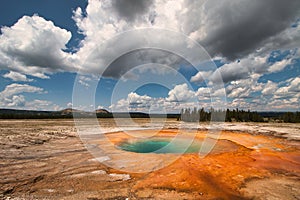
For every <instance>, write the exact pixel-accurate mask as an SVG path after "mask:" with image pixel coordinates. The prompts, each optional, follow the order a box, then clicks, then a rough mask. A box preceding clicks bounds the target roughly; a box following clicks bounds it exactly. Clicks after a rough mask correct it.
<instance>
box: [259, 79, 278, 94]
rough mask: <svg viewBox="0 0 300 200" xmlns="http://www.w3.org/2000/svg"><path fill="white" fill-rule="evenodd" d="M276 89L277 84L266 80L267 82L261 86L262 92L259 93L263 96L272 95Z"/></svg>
mask: <svg viewBox="0 0 300 200" xmlns="http://www.w3.org/2000/svg"><path fill="white" fill-rule="evenodd" d="M277 89H278V86H277V84H276V83H274V82H272V81H270V80H268V82H267V83H266V84H265V85H264V86H263V90H262V91H261V93H262V94H263V95H272V94H274V92H275V91H276V90H277Z"/></svg>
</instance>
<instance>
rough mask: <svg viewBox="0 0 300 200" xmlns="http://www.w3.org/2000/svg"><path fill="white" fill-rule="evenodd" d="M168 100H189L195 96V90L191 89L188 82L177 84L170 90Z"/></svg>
mask: <svg viewBox="0 0 300 200" xmlns="http://www.w3.org/2000/svg"><path fill="white" fill-rule="evenodd" d="M168 95H169V96H168V97H167V98H166V100H167V101H170V102H187V101H189V100H191V99H193V98H194V97H195V92H194V91H192V90H190V89H189V87H188V85H187V84H186V83H183V84H181V85H176V86H175V87H174V88H173V89H172V90H170V91H169V93H168Z"/></svg>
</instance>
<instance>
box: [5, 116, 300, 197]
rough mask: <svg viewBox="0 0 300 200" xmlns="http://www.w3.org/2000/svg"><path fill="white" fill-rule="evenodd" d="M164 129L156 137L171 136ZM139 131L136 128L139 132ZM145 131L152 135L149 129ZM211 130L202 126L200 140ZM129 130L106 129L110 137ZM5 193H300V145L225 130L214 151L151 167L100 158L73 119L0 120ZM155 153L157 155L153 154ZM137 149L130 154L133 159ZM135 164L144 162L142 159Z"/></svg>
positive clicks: (155, 195) (270, 137)
mask: <svg viewBox="0 0 300 200" xmlns="http://www.w3.org/2000/svg"><path fill="white" fill-rule="evenodd" d="M177 131H178V130H174V129H172V130H171V129H169V130H162V131H160V132H158V133H157V135H156V136H172V135H175V134H177ZM140 132H141V131H132V133H133V134H139V133H140ZM142 132H143V133H142V134H147V132H149V134H151V133H150V132H151V131H150V130H147V131H146V130H145V131H142ZM205 134H206V133H205V131H198V132H197V135H196V137H197V138H198V139H201V138H203V137H204V136H205ZM127 137H128V136H127V135H126V134H124V133H121V132H119V133H112V134H108V138H109V139H110V140H111V142H112V143H118V142H119V140H120V138H121V139H124V138H125V139H126V138H127ZM0 139H1V140H0V144H1V146H0V147H1V148H0V151H1V154H0V155H1V156H0V167H1V170H0V199H89V200H97V199H127V198H128V199H299V196H300V181H299V178H300V144H299V141H297V140H289V139H283V138H278V137H273V136H271V135H261V134H254V133H251V134H250V133H240V132H229V131H223V132H222V134H221V136H220V138H219V140H218V142H217V145H216V148H215V151H213V152H212V153H211V154H209V155H208V156H206V157H205V158H202V159H201V158H199V156H198V155H196V154H185V155H183V156H181V157H180V158H179V159H178V160H176V161H175V162H174V163H172V164H171V165H169V166H166V167H164V168H162V169H159V170H157V171H154V172H148V173H130V174H128V173H126V172H122V171H117V170H114V169H112V168H109V167H107V166H105V165H104V164H101V163H100V162H98V161H95V159H94V157H93V156H92V155H91V154H90V153H89V152H88V151H87V150H86V148H85V147H84V145H83V144H82V142H81V140H80V139H79V138H78V136H77V135H76V130H75V127H74V123H73V121H72V120H5V121H4V120H3V121H1V122H0ZM153 156H154V155H153ZM134 157H135V154H134V153H131V152H128V159H131V158H134ZM136 165H137V167H138V166H139V165H141V163H136Z"/></svg>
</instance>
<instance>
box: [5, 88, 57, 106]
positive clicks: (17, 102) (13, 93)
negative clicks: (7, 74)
mask: <svg viewBox="0 0 300 200" xmlns="http://www.w3.org/2000/svg"><path fill="white" fill-rule="evenodd" d="M26 93H36V94H44V93H46V91H45V90H44V89H42V88H40V87H36V86H32V85H28V84H17V83H13V84H10V85H7V86H6V87H5V89H4V90H3V91H1V92H0V107H4V108H15V109H28V110H61V109H62V108H61V107H60V106H58V105H56V104H55V103H53V102H51V101H47V100H41V99H34V100H31V101H27V100H26V98H25V96H24V94H26Z"/></svg>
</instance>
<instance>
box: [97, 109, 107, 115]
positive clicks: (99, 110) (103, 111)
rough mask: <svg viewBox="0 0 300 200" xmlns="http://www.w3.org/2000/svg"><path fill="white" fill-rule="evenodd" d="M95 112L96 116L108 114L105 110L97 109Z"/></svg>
mask: <svg viewBox="0 0 300 200" xmlns="http://www.w3.org/2000/svg"><path fill="white" fill-rule="evenodd" d="M95 112H96V114H97V113H103V114H108V113H109V112H108V111H107V110H105V109H97V110H95Z"/></svg>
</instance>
